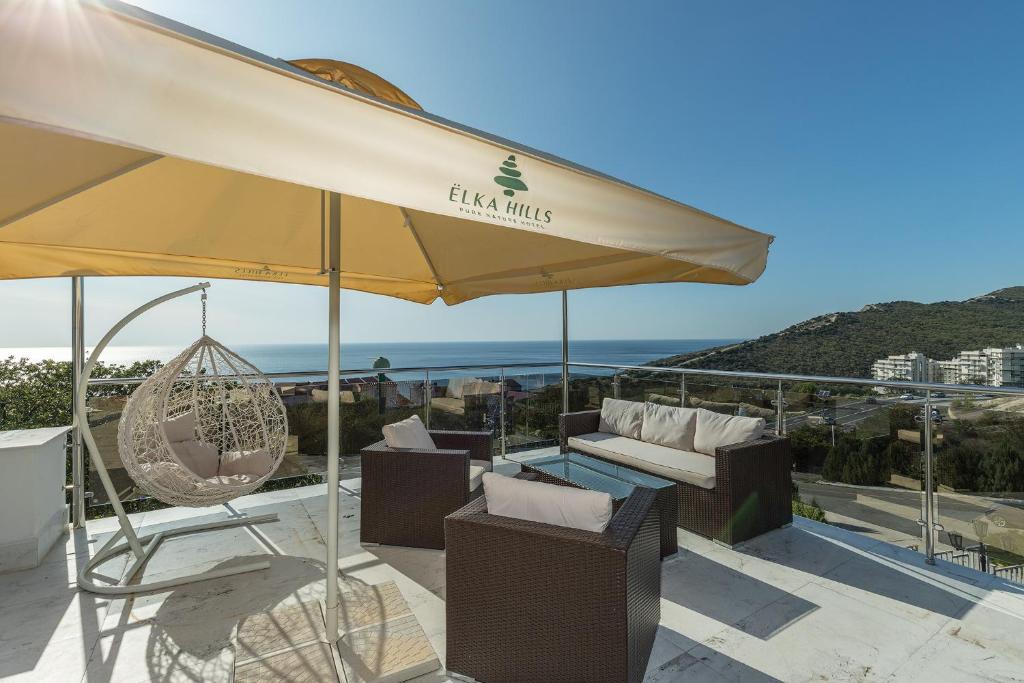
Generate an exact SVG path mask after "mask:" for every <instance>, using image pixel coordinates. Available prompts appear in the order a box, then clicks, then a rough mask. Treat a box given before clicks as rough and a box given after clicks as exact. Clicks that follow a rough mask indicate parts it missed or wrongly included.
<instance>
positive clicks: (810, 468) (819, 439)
mask: <svg viewBox="0 0 1024 683" xmlns="http://www.w3.org/2000/svg"><path fill="white" fill-rule="evenodd" d="M788 436H789V444H790V448H791V449H792V451H793V465H794V466H795V467H796V469H797V471H798V472H816V471H818V470H819V469H820V468H821V466H822V465H823V464H824V463H825V458H826V457H827V456H828V451H829V448H830V447H831V446H830V444H831V435H830V430H828V429H822V428H820V427H816V426H813V425H804V426H802V427H797V428H796V429H794V430H793V431H791V432H790V433H789V434H788Z"/></svg>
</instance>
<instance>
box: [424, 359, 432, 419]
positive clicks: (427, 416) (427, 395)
mask: <svg viewBox="0 0 1024 683" xmlns="http://www.w3.org/2000/svg"><path fill="white" fill-rule="evenodd" d="M432 398H434V387H432V386H430V370H424V371H423V410H424V413H423V424H424V426H426V428H427V429H430V399H432Z"/></svg>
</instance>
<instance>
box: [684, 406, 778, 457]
mask: <svg viewBox="0 0 1024 683" xmlns="http://www.w3.org/2000/svg"><path fill="white" fill-rule="evenodd" d="M764 427H765V424H764V418H760V417H742V416H739V415H723V414H721V413H716V412H713V411H710V410H704V409H703V408H698V409H697V431H696V432H695V433H694V435H693V449H694V450H695V451H697V452H698V453H704V454H705V455H714V454H715V449H716V448H719V447H720V446H731V445H732V444H735V443H743V442H745V441H752V440H753V439H757V438H760V436H761V435H762V434H764Z"/></svg>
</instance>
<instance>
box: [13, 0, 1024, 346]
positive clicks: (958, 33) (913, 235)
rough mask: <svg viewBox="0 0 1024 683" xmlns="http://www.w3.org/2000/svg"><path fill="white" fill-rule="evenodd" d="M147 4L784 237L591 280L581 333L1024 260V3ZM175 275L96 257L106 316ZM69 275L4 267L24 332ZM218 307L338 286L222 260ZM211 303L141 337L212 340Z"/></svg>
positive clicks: (541, 318)
mask: <svg viewBox="0 0 1024 683" xmlns="http://www.w3.org/2000/svg"><path fill="white" fill-rule="evenodd" d="M137 4H139V5H141V6H143V7H145V8H147V9H150V10H152V11H154V12H157V13H159V14H163V15H165V16H169V17H171V18H174V19H176V20H179V21H182V22H184V23H187V24H191V25H193V26H197V27H199V28H201V29H204V30H206V31H209V32H211V33H214V34H217V35H221V36H223V37H225V38H228V39H230V40H233V41H236V42H239V43H242V44H244V45H246V46H248V47H251V48H253V49H256V50H259V51H261V52H265V53H267V54H270V55H273V56H277V57H282V58H288V59H294V58H301V57H329V58H336V59H342V60H345V61H350V62H354V63H357V64H360V65H362V66H364V67H366V68H369V69H371V70H373V71H376V72H378V73H380V74H381V75H382V76H384V77H385V78H387V79H389V80H391V81H393V82H395V83H396V84H397V85H399V86H400V87H402V88H403V89H405V90H406V91H407V92H408V93H409V94H410V95H412V96H413V97H414V98H416V99H417V100H418V101H419V102H420V103H421V104H423V105H424V107H425V108H426V109H427V110H429V111H432V112H435V113H437V114H439V115H442V116H445V117H448V118H451V119H454V120H456V121H459V122H462V123H465V124H468V125H471V126H475V127H478V128H481V129H484V130H487V131H490V132H493V133H496V134H498V135H502V136H505V137H508V138H511V139H514V140H517V141H520V142H522V143H525V144H528V145H532V146H534V147H538V148H540V149H544V150H546V151H549V152H552V153H554V154H558V155H560V156H564V157H566V158H568V159H571V160H573V161H576V162H578V163H581V164H584V165H586V166H590V167H593V168H596V169H598V170H601V171H604V172H606V173H609V174H611V175H614V176H617V177H619V178H622V179H624V180H627V181H630V182H632V183H635V184H638V185H641V186H644V187H647V188H650V189H651V190H653V191H655V192H658V193H661V194H664V195H667V196H669V197H672V198H674V199H677V200H680V201H683V202H686V203H688V204H692V205H694V206H697V207H699V208H702V209H705V210H707V211H710V212H712V213H715V214H718V215H721V216H723V217H726V218H729V219H731V220H734V221H736V222H738V223H741V224H744V225H749V226H751V227H753V228H757V229H760V230H763V231H766V232H770V233H773V234H775V235H776V236H777V240H776V242H775V244H774V245H773V247H772V252H771V256H770V259H769V264H768V270H767V271H766V273H765V275H764V276H763V277H762V278H761V280H760V281H758V282H757V283H755V284H753V285H750V286H748V287H738V288H737V287H711V286H703V285H653V286H638V287H628V288H616V289H606V290H594V291H587V292H578V293H572V294H571V295H570V296H571V298H572V319H571V320H572V325H571V328H572V335H573V336H574V337H576V338H581V339H582V338H589V339H595V338H609V339H622V338H735V337H752V336H757V335H760V334H763V333H767V332H772V331H775V330H777V329H779V328H782V327H785V326H786V325H789V324H792V323H794V322H798V321H800V320H803V319H805V318H808V317H811V316H813V315H818V314H821V313H825V312H830V311H834V310H851V309H857V308H860V307H861V306H862V305H864V304H865V303H871V302H876V301H891V300H896V299H912V300H917V301H937V300H943V299H963V298H966V297H969V296H972V295H975V294H980V293H983V292H987V291H990V290H992V289H997V288H1000V287H1004V286H1010V285H1017V284H1024V273H1022V272H1021V263H1022V258H1021V257H1022V254H1024V229H1022V228H1024V225H1022V223H1024V192H1022V189H1024V163H1022V160H1024V135H1022V134H1021V124H1022V122H1024V88H1022V87H1021V83H1024V50H1021V49H1020V36H1019V32H1020V27H1021V26H1022V25H1024V3H1020V2H995V1H988V2H985V3H962V2H956V3H954V2H936V1H934V0H933V1H928V2H899V3H890V2H881V1H877V2H860V1H858V2H852V1H851V2H840V1H838V0H821V1H818V2H794V1H783V0H779V1H776V2H761V1H759V0H751V1H749V2H723V1H719V0H707V1H705V2H664V3H653V2H636V3H600V2H592V3H583V2H558V3H552V2H539V1H536V2H523V1H517V2H515V3H509V2H502V3H499V2H472V1H470V0H465V1H461V2H433V3H419V2H412V1H411V0H409V1H407V2H363V3H358V4H355V3H348V2H337V1H327V0H322V1H319V2H304V3H298V2H251V1H242V0H235V1H230V0H218V2H208V1H207V0H140V1H139V2H138V3H137ZM182 77H187V74H183V75H182ZM175 286H178V282H177V281H174V280H170V279H131V280H128V279H108V280H105V281H101V280H99V279H90V280H89V282H88V285H87V287H88V302H89V303H88V317H87V320H88V329H87V335H88V337H89V338H90V340H95V339H96V338H97V337H98V336H100V335H101V334H102V332H103V331H105V329H106V328H107V327H108V326H109V325H110V324H111V323H112V322H113V321H114V320H115V319H116V318H117V317H119V315H120V314H122V313H124V312H126V311H127V310H129V309H130V308H131V307H133V306H134V305H136V304H138V303H141V302H142V301H144V300H146V299H147V298H150V297H152V296H155V295H157V294H158V293H161V292H163V291H166V290H168V289H171V288H173V287H175ZM68 290H69V285H68V284H67V282H66V281H35V282H0V347H5V346H31V345H44V346H56V345H65V344H67V343H68V338H69V337H68V328H67V311H68ZM211 306H212V315H211V317H212V320H213V322H212V324H211V332H212V333H213V334H214V335H217V336H220V337H221V338H223V339H224V341H226V342H228V343H257V342H263V341H265V342H290V341H322V340H323V339H324V338H325V336H326V323H325V320H324V318H325V314H326V291H325V290H322V289H319V288H303V287H298V286H284V285H268V284H258V283H236V282H230V283H228V282H224V283H217V284H216V286H215V287H214V289H213V291H211ZM195 308H196V306H195V305H194V302H193V303H187V302H186V303H177V302H176V303H174V304H169V305H168V306H166V307H165V309H164V311H162V312H161V313H160V314H151V315H150V316H149V317H147V318H144V319H142V320H140V321H139V322H137V323H136V324H135V325H134V326H133V327H131V328H129V329H128V330H126V331H125V332H124V333H123V334H122V336H121V337H119V342H120V343H124V344H176V343H183V342H186V341H188V340H189V338H190V337H192V336H193V333H194V332H195V313H196V311H195ZM559 312H560V309H559V301H558V296H557V295H532V296H519V297H490V298H486V299H482V300H479V301H474V302H470V303H467V304H462V305H460V306H456V307H452V308H446V307H445V306H444V305H443V304H436V305H433V306H429V307H426V306H418V305H415V304H410V303H405V302H400V301H396V300H389V299H385V298H383V297H375V296H370V295H362V294H356V293H346V294H345V295H344V296H343V314H342V315H343V339H344V340H347V341H415V340H420V339H424V340H448V339H460V340H475V339H553V338H556V337H557V336H558V335H559V334H560V318H559ZM268 321H271V322H272V323H273V324H272V325H268V324H267V323H268Z"/></svg>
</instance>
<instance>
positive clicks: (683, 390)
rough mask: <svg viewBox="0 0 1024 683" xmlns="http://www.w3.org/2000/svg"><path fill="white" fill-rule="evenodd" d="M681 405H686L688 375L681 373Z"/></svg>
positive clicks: (683, 406)
mask: <svg viewBox="0 0 1024 683" xmlns="http://www.w3.org/2000/svg"><path fill="white" fill-rule="evenodd" d="M679 405H680V407H682V408H685V407H686V375H685V374H684V375H679Z"/></svg>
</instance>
